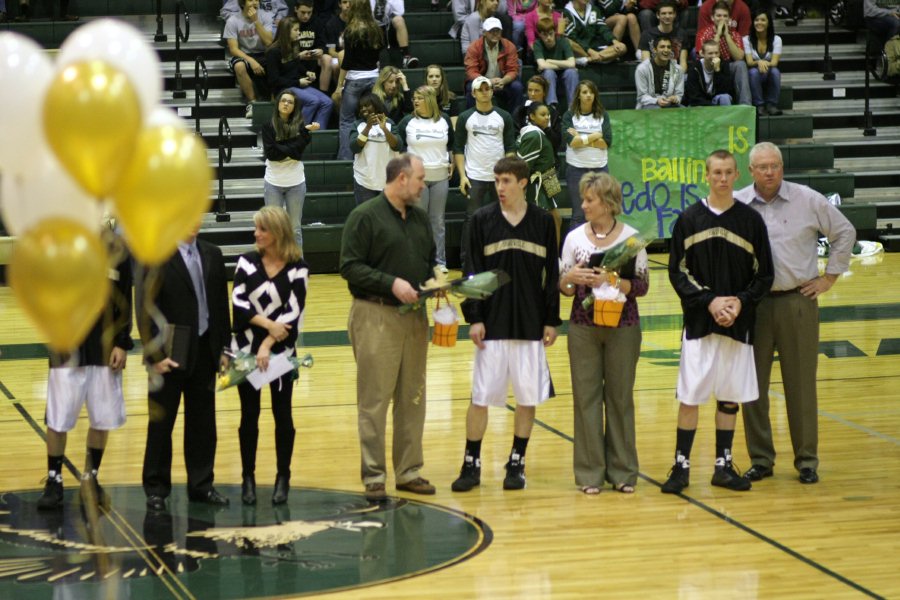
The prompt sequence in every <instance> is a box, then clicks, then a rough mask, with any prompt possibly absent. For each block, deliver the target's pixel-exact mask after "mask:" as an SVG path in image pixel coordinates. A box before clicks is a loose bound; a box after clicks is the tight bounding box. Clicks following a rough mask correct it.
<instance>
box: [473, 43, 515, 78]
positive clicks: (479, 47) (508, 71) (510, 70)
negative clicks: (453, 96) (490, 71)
mask: <svg viewBox="0 0 900 600" xmlns="http://www.w3.org/2000/svg"><path fill="white" fill-rule="evenodd" d="M464 63H465V65H466V81H472V80H473V79H475V78H476V77H478V76H479V75H484V74H485V73H487V56H486V55H485V52H484V36H482V37H480V38H478V39H477V40H475V41H474V42H472V43H471V44H469V49H468V50H466V57H465V59H464ZM497 66H498V67H499V68H500V72H501V73H503V76H504V77H505V76H507V75H512V76H513V77H517V76H518V75H519V54H518V52H517V51H516V46H515V45H514V44H513V43H512V42H511V41H509V40H507V39H505V38H500V52H499V53H498V54H497Z"/></svg>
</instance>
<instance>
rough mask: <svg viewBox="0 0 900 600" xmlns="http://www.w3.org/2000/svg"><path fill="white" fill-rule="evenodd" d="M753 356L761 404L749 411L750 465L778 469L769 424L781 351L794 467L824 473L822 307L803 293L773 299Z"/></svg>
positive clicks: (765, 307) (760, 321) (761, 312)
mask: <svg viewBox="0 0 900 600" xmlns="http://www.w3.org/2000/svg"><path fill="white" fill-rule="evenodd" d="M755 336H756V338H755V341H754V342H753V353H754V357H755V359H756V378H757V381H758V382H759V400H757V401H756V402H751V403H749V404H746V405H745V406H744V411H743V412H744V435H745V436H746V439H747V451H748V452H749V454H750V462H751V463H752V464H754V465H761V466H764V467H769V468H771V467H772V466H773V465H774V464H775V445H774V444H773V442H772V423H771V421H770V420H769V380H770V378H771V374H772V362H773V355H774V354H775V351H776V350H777V351H778V360H779V362H780V363H781V378H782V379H783V381H784V397H785V405H786V406H787V417H788V426H789V427H790V432H791V444H792V445H793V447H794V467H795V468H796V469H797V470H800V469H803V468H812V469H815V468H818V466H819V457H818V445H819V414H818V402H817V399H816V368H817V366H818V355H819V303H818V302H817V301H816V300H810V299H809V298H807V297H806V296H804V295H803V294H800V293H795V294H785V295H783V296H767V297H766V298H764V299H763V300H762V302H760V303H759V306H758V307H757V309H756V332H755Z"/></svg>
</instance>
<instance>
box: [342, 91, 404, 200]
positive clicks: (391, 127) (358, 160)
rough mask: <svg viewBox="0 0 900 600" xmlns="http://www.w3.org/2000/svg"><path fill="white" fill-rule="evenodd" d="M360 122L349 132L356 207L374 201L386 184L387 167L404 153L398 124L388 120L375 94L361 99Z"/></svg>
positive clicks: (358, 120)
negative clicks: (400, 153) (399, 153)
mask: <svg viewBox="0 0 900 600" xmlns="http://www.w3.org/2000/svg"><path fill="white" fill-rule="evenodd" d="M358 117H359V118H358V119H357V121H356V123H354V124H353V129H352V130H351V132H350V136H349V137H350V140H349V142H350V149H351V150H352V151H353V197H354V198H355V200H356V204H357V205H359V204H362V203H363V202H365V201H366V200H369V199H371V198H374V197H375V196H377V195H378V194H380V193H381V190H383V189H384V185H385V183H386V177H387V176H386V173H387V171H386V170H385V169H387V164H388V162H390V160H391V159H392V158H394V157H395V156H397V153H398V152H401V151H402V149H403V142H402V141H401V140H400V138H399V137H398V136H397V124H396V123H394V122H393V121H391V120H390V119H388V117H387V115H386V114H385V112H384V104H382V103H381V99H380V98H378V96H376V95H375V94H366V95H365V96H363V97H362V98H360V99H359V110H358Z"/></svg>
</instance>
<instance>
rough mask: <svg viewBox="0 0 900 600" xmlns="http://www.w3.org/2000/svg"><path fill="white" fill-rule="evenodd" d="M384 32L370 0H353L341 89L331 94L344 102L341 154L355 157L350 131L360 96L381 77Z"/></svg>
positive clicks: (341, 123) (344, 157)
mask: <svg viewBox="0 0 900 600" xmlns="http://www.w3.org/2000/svg"><path fill="white" fill-rule="evenodd" d="M382 47H384V34H383V33H382V31H381V27H379V26H378V23H376V22H375V19H374V18H373V17H372V7H371V6H370V5H369V0H350V19H349V20H348V21H347V28H346V29H344V57H343V59H342V60H341V71H340V75H339V76H338V84H337V89H336V90H335V92H334V94H332V96H331V98H332V100H334V101H335V102H336V103H337V102H340V104H341V118H340V125H339V129H340V132H339V136H340V138H339V140H338V158H339V159H340V160H351V159H352V158H353V151H352V150H350V135H351V132H352V131H353V122H354V121H355V120H356V109H357V105H358V103H359V99H360V97H362V96H363V95H364V94H368V93H369V92H370V91H371V90H372V86H373V85H375V80H376V79H377V78H378V54H379V53H380V51H381V48H382Z"/></svg>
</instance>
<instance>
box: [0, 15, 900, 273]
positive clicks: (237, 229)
mask: <svg viewBox="0 0 900 600" xmlns="http://www.w3.org/2000/svg"><path fill="white" fill-rule="evenodd" d="M121 4H127V5H128V6H120V5H121ZM174 5H175V3H174V2H172V1H168V0H167V1H164V2H163V11H164V14H165V15H166V17H165V20H164V31H165V33H166V34H167V35H168V41H166V42H158V43H155V47H156V48H157V50H158V51H159V53H160V56H161V59H162V61H163V74H164V77H165V89H166V92H164V96H163V98H164V103H165V104H168V105H170V106H172V107H174V108H177V109H178V110H179V114H181V115H182V116H184V117H185V118H186V119H189V120H191V123H192V127H193V123H194V118H195V117H198V118H199V125H200V133H201V134H202V135H203V137H204V139H205V140H206V141H207V144H208V145H209V146H210V150H209V159H210V163H211V164H212V165H214V166H216V167H217V166H218V160H219V151H218V145H219V143H220V140H219V139H218V132H219V124H220V119H221V118H222V117H225V118H227V120H228V123H229V126H230V130H231V136H230V144H231V146H232V148H233V153H232V157H231V161H230V162H229V163H227V164H225V165H224V166H223V168H222V173H221V174H222V176H223V178H224V185H223V191H224V196H225V202H224V208H225V210H226V211H227V213H228V217H229V220H228V221H223V220H222V219H221V215H220V218H219V219H218V220H217V215H216V210H217V209H218V208H220V204H219V203H218V202H215V201H216V200H217V198H218V196H219V186H218V182H217V181H215V182H213V184H212V185H211V187H210V198H211V199H212V200H213V201H214V202H213V206H212V207H211V209H210V212H209V213H208V214H207V215H206V217H205V219H204V224H203V228H202V230H201V235H202V236H203V237H204V238H206V239H208V240H210V241H212V242H214V243H216V244H219V245H220V246H222V248H223V250H224V252H225V254H226V257H227V259H228V260H229V261H230V262H232V263H233V262H234V261H235V260H236V257H237V255H239V254H240V253H242V252H244V251H246V250H247V249H249V248H250V246H251V244H252V243H253V225H252V220H251V217H252V214H253V212H254V211H255V210H257V209H258V208H259V207H260V206H262V204H263V195H262V191H263V186H262V177H263V173H264V170H265V166H264V162H263V158H262V152H261V149H260V148H259V147H258V145H259V140H258V136H257V131H258V128H259V125H260V124H261V123H262V122H263V121H264V120H266V119H267V118H269V117H268V115H271V105H270V104H267V103H258V104H257V105H256V106H255V107H254V119H253V120H248V119H245V118H244V103H243V101H242V99H241V95H240V92H239V90H238V89H237V88H236V87H235V84H234V78H233V76H232V75H230V74H229V73H228V72H227V71H226V69H225V65H224V61H223V49H222V47H221V46H220V45H219V32H220V29H221V24H220V22H219V21H218V19H217V17H216V15H217V13H218V8H219V6H220V5H221V2H220V0H187V1H185V2H184V6H185V7H186V9H187V10H188V11H189V12H190V15H191V16H190V23H191V25H190V27H191V29H190V37H189V39H188V41H187V42H186V43H183V44H181V54H180V59H181V73H182V79H181V81H182V86H183V89H184V90H185V91H186V98H183V99H174V98H173V97H172V90H174V89H175V87H176V78H175V59H176V56H175V43H174V38H175V32H174V26H173V22H174V19H173V17H172V13H173V10H174ZM430 6H431V4H430V0H407V1H406V9H407V14H406V19H407V24H408V27H409V31H410V36H411V43H410V48H411V51H412V53H413V54H414V55H416V56H418V57H419V59H420V67H421V68H417V69H410V70H408V71H406V73H407V78H408V81H409V84H410V86H411V87H413V88H415V87H416V86H418V85H420V84H421V83H423V82H424V74H425V69H424V67H425V66H426V65H428V64H430V63H438V64H441V65H442V66H444V68H445V71H446V73H447V77H448V82H449V84H450V86H451V89H452V90H453V91H455V92H456V93H457V94H458V95H461V92H462V90H463V82H464V70H463V67H462V59H461V56H460V52H459V47H458V44H457V42H456V41H454V40H451V39H450V38H449V37H448V36H447V30H448V29H449V28H450V24H451V22H452V17H451V14H450V12H449V11H444V12H437V13H433V12H430ZM73 10H77V11H78V13H79V14H80V15H81V16H82V20H81V21H80V22H77V23H69V22H53V21H50V20H48V19H42V17H41V15H40V14H39V13H38V14H36V15H35V18H34V19H33V20H32V22H30V23H12V22H9V23H4V24H0V30H14V31H18V32H20V33H23V34H25V35H28V36H30V37H32V38H34V39H36V40H37V41H39V42H40V43H41V44H43V45H44V46H45V47H46V48H48V49H52V48H56V47H58V46H59V44H60V43H61V42H62V40H63V39H64V38H65V35H67V34H68V33H69V32H71V30H72V29H73V28H74V27H77V26H78V25H79V24H80V23H83V22H85V21H86V20H88V19H90V18H92V17H96V16H103V15H111V14H118V15H121V16H123V18H125V19H127V20H129V21H131V22H132V23H134V24H135V25H137V26H138V27H140V28H141V29H142V30H143V31H145V32H146V34H147V36H148V38H149V39H151V40H152V39H153V34H154V32H155V31H156V27H157V23H156V17H155V2H152V1H151V0H145V1H144V2H139V3H119V2H115V1H114V0H81V1H80V2H78V3H77V5H75V6H73ZM123 11H124V14H123ZM775 25H776V27H777V28H778V29H777V31H778V34H779V35H781V36H782V38H783V40H784V45H785V53H784V55H783V56H782V59H781V63H780V67H781V70H782V73H783V88H782V95H781V102H780V107H781V108H782V109H783V110H784V114H783V115H781V116H763V117H760V118H759V120H758V127H757V136H758V140H759V141H762V140H769V141H773V142H775V143H777V144H778V145H779V146H780V147H781V149H782V152H783V154H784V159H785V173H786V178H787V179H789V180H791V181H795V182H798V183H804V184H807V185H810V186H811V187H813V188H815V189H817V190H819V191H820V192H823V193H826V194H830V193H838V194H840V195H841V197H842V198H843V205H842V207H841V209H842V210H843V211H844V213H845V214H846V215H847V216H848V217H849V218H850V219H851V221H852V222H853V223H854V225H855V226H856V227H857V230H858V232H859V235H860V237H861V238H863V239H878V237H879V236H882V235H883V236H884V239H883V241H884V242H885V247H886V248H888V249H898V247H900V245H898V243H897V242H896V241H895V240H894V238H893V237H891V236H890V235H889V234H890V233H892V232H891V231H890V230H891V229H892V228H897V227H900V99H898V97H897V88H896V87H894V86H890V85H887V84H884V83H882V82H879V81H873V82H872V85H871V90H870V93H871V97H872V99H871V106H872V111H873V113H874V125H875V127H877V128H878V135H877V136H875V137H865V136H863V132H862V129H861V127H862V126H863V124H864V121H863V100H862V97H863V93H864V85H863V73H864V71H863V69H864V58H863V56H864V36H863V35H862V34H861V33H857V32H852V31H847V30H845V29H841V28H834V27H833V28H832V31H831V37H830V42H831V56H832V66H833V68H834V70H835V72H836V75H837V76H836V80H834V81H826V80H823V78H822V74H821V69H822V64H823V61H822V46H821V42H822V33H821V32H822V29H823V21H822V20H821V19H806V20H804V21H802V22H801V23H800V25H799V26H797V27H793V28H787V27H785V26H784V23H783V21H776V22H775ZM197 57H201V58H202V59H203V60H204V61H205V63H206V69H207V71H208V79H207V80H206V82H207V84H208V86H209V95H208V97H207V99H206V100H203V101H201V102H200V107H199V110H197V111H196V112H194V111H195V108H194V106H195V98H194V96H195V92H194V86H195V78H194V60H195V59H196V58H197ZM636 66H637V63H636V62H634V61H625V62H620V63H616V64H612V65H603V66H592V67H589V68H587V69H581V70H580V71H581V75H582V77H587V78H590V79H592V80H594V81H595V82H596V83H597V84H598V87H599V88H600V90H601V99H602V101H603V103H604V105H605V106H606V107H607V108H608V109H610V110H615V109H631V108H633V107H634V105H635V92H634V70H635V68H636ZM533 72H534V68H533V67H529V66H526V67H525V69H524V72H523V79H527V78H528V77H530V76H531V74H533ZM335 112H337V111H335ZM336 150H337V131H336V130H335V129H330V130H323V131H319V132H315V133H314V134H313V141H312V143H311V144H310V146H309V147H308V148H307V150H306V152H305V154H304V164H305V167H306V175H307V186H308V194H307V197H306V202H305V205H304V212H303V228H304V234H303V237H304V251H305V253H306V255H307V259H308V261H309V262H310V264H311V265H312V267H313V269H314V270H315V271H317V272H330V271H335V270H336V269H337V264H338V253H339V248H340V238H341V231H342V227H343V222H344V219H345V217H346V216H347V214H348V213H349V212H350V210H352V208H353V206H354V202H353V193H352V181H353V176H352V165H351V163H350V162H349V161H338V160H334V156H335V154H336ZM562 167H563V169H564V168H565V163H564V161H562ZM216 170H217V171H218V169H216ZM217 174H218V173H217ZM559 200H561V201H562V202H561V209H562V210H561V212H562V213H563V215H564V217H565V216H567V215H568V212H569V210H568V209H570V207H569V206H568V196H567V194H565V193H563V194H562V195H561V196H560V198H559ZM464 205H465V203H464V199H463V198H462V196H461V195H460V194H459V192H458V191H457V190H456V189H455V188H451V191H450V196H449V198H448V203H447V247H448V248H447V249H448V260H449V262H450V264H451V266H453V265H456V264H458V262H457V261H458V245H459V239H460V230H461V223H462V216H463V210H464Z"/></svg>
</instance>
